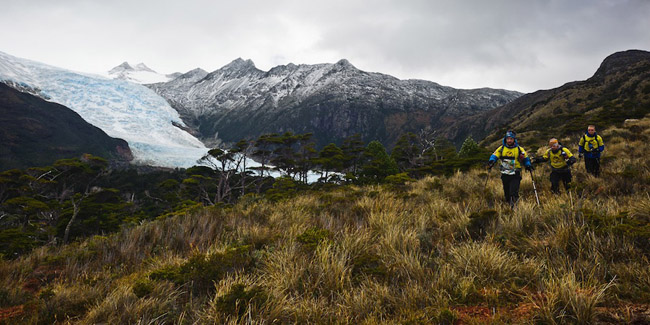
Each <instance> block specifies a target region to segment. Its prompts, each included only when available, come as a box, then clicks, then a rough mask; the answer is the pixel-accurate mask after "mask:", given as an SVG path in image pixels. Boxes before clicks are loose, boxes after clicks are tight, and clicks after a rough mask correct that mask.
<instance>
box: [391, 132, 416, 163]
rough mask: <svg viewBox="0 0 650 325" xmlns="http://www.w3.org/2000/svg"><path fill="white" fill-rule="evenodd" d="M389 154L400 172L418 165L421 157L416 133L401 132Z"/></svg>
mask: <svg viewBox="0 0 650 325" xmlns="http://www.w3.org/2000/svg"><path fill="white" fill-rule="evenodd" d="M390 156H391V158H393V160H395V163H397V166H398V167H399V170H400V172H406V171H409V170H412V169H415V168H418V167H420V166H421V165H422V160H423V159H422V149H421V148H420V145H419V141H418V137H417V135H415V134H414V133H411V132H408V133H406V134H402V135H401V136H400V137H399V139H398V140H397V142H396V143H395V146H394V147H393V151H392V152H391V154H390Z"/></svg>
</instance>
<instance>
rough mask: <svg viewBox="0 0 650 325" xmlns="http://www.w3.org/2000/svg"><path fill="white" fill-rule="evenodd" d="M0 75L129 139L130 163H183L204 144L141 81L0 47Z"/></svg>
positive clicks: (192, 160)
mask: <svg viewBox="0 0 650 325" xmlns="http://www.w3.org/2000/svg"><path fill="white" fill-rule="evenodd" d="M0 81H4V82H5V83H7V84H10V85H12V86H14V88H19V89H21V90H23V91H28V92H31V93H32V94H35V95H37V96H39V97H41V98H44V99H47V100H49V101H52V102H56V103H59V104H62V105H64V106H67V107H69V108H71V109H72V110H74V111H75V112H77V113H78V114H79V115H80V116H81V117H82V118H83V119H84V120H86V121H87V122H89V123H91V124H93V125H95V126H97V127H99V128H100V129H102V130H103V131H104V132H106V133H107V134H108V135H109V136H111V137H115V138H121V139H124V140H126V141H127V142H128V143H129V146H130V148H131V150H132V152H133V156H134V163H138V164H149V165H154V166H164V167H189V166H192V165H194V164H195V162H196V159H198V158H200V157H201V156H202V155H203V154H204V153H205V152H206V151H207V149H206V148H205V146H204V145H203V143H201V142H200V141H199V140H198V139H197V138H195V137H194V136H192V135H190V134H189V133H187V132H186V131H183V130H181V129H180V128H178V127H176V126H174V125H173V124H177V125H180V126H185V124H184V123H183V121H182V120H181V119H180V117H179V115H178V112H176V111H175V110H174V109H173V108H171V107H170V106H169V104H168V103H167V102H166V101H165V99H163V98H161V97H160V96H158V95H157V94H156V93H155V92H153V91H151V90H150V89H148V88H147V87H144V86H142V85H138V84H135V83H132V82H127V81H124V80H111V79H106V78H103V77H100V76H95V75H87V74H81V73H77V72H73V71H69V70H65V69H61V68H56V67H52V66H49V65H46V64H43V63H39V62H34V61H30V60H26V59H21V58H17V57H14V56H11V55H8V54H6V53H3V52H0Z"/></svg>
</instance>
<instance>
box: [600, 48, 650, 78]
mask: <svg viewBox="0 0 650 325" xmlns="http://www.w3.org/2000/svg"><path fill="white" fill-rule="evenodd" d="M640 61H648V62H650V52H647V51H642V50H627V51H622V52H616V53H614V54H612V55H610V56H608V57H606V58H605V60H603V63H601V64H600V67H599V68H598V70H596V73H595V74H594V76H593V78H597V79H600V78H604V77H605V76H606V75H609V74H613V73H616V72H618V71H621V70H625V69H627V68H629V67H630V66H631V65H633V64H635V63H638V62H640Z"/></svg>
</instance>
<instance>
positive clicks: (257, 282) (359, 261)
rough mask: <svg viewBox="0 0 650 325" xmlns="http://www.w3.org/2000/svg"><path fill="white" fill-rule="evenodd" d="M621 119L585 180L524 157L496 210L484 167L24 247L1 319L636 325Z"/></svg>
mask: <svg viewBox="0 0 650 325" xmlns="http://www.w3.org/2000/svg"><path fill="white" fill-rule="evenodd" d="M628 124H629V125H627V124H626V126H624V127H622V128H616V129H610V130H605V131H604V132H603V133H602V134H603V136H604V138H605V140H606V145H607V151H606V152H605V155H604V158H603V167H602V170H603V172H602V177H601V178H594V177H592V176H590V175H587V174H586V172H585V170H584V166H583V165H577V166H576V167H575V168H574V170H573V173H574V182H573V185H574V186H573V188H572V190H571V191H570V192H569V193H566V192H565V191H563V192H562V193H561V194H559V195H553V194H551V192H550V182H549V181H548V175H549V172H550V171H549V169H548V167H546V166H539V168H538V169H537V170H536V172H535V182H536V185H537V188H538V191H539V195H540V200H541V206H538V205H537V203H536V201H535V197H534V192H533V187H532V181H531V177H530V174H528V173H525V174H524V178H523V181H522V184H521V190H520V196H521V199H520V202H519V203H518V204H517V206H516V208H515V209H511V208H510V206H509V205H508V204H506V203H505V202H503V199H502V196H503V192H502V188H501V182H500V179H499V177H498V175H497V174H496V172H494V171H492V174H487V173H486V171H485V170H470V171H468V172H465V173H456V174H453V175H451V176H449V177H438V176H436V177H426V178H424V179H421V180H418V181H415V182H410V183H406V184H404V185H403V186H401V187H399V190H396V189H395V188H394V187H385V186H379V185H374V186H365V187H358V186H343V187H337V188H336V187H335V188H333V189H328V190H321V191H311V192H305V193H303V194H300V195H297V196H295V197H292V198H291V199H288V200H284V201H277V202H276V201H273V202H271V201H267V200H266V199H265V198H264V197H262V196H256V195H248V196H246V197H245V198H243V199H242V200H241V201H240V202H238V203H236V204H234V205H233V206H228V207H219V208H205V209H203V210H201V211H198V212H193V213H187V214H183V215H177V216H168V217H165V218H160V219H159V220H155V221H150V222H144V223H142V224H140V225H136V226H132V227H130V228H124V229H122V230H121V231H120V232H118V233H115V234H112V235H109V236H95V237H92V238H89V239H87V240H84V241H82V242H77V243H72V244H70V245H65V246H58V247H42V248H38V249H36V250H34V251H33V252H32V253H31V254H28V255H26V256H24V257H21V258H19V259H16V260H12V261H7V260H2V261H0V284H1V286H0V317H7V318H6V319H0V322H15V323H20V322H23V323H51V322H54V321H57V322H76V323H82V324H84V323H87V324H91V323H111V324H113V323H114V324H117V323H147V324H149V323H151V324H158V323H160V324H162V323H188V324H190V323H199V324H203V323H220V324H221V323H224V324H235V323H253V324H258V323H259V324H267V323H355V324H364V323H365V324H374V323H380V322H386V323H447V324H451V323H454V322H455V321H458V320H461V321H463V322H464V323H470V324H471V323H489V322H495V323H535V322H537V323H550V324H555V323H582V324H588V323H594V322H597V321H599V320H600V319H601V318H602V317H607V315H605V314H606V313H614V314H616V315H628V316H629V317H628V318H629V319H635V320H640V321H641V322H643V321H646V322H647V321H650V320H649V319H648V318H647V315H644V314H642V313H637V314H634V313H635V311H638V310H641V309H639V308H632V307H630V306H639V305H641V306H647V305H648V302H649V301H650V261H649V257H650V194H648V188H649V185H650V170H649V168H648V163H647V157H646V156H647V155H646V153H647V152H649V151H650V144H649V142H648V139H650V131H649V130H648V128H649V127H650V119H644V120H641V121H639V122H634V123H628ZM565 143H567V144H569V147H570V148H571V141H569V139H567V140H566V141H565ZM571 149H572V150H573V151H574V152H575V151H576V150H575V149H576V148H571ZM539 151H540V152H541V151H542V150H541V149H540V150H539ZM608 155H611V158H607V159H606V157H607V156H608ZM603 307H607V309H605V308H603ZM3 310H6V311H7V312H6V313H4V314H3V313H2V311H3ZM626 313H627V314H626ZM3 315H8V316H3ZM612 317H613V316H612ZM617 317H618V316H617ZM605 319H607V318H605ZM610 319H611V318H610ZM617 319H618V318H617Z"/></svg>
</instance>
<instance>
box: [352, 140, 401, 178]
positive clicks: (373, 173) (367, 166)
mask: <svg viewBox="0 0 650 325" xmlns="http://www.w3.org/2000/svg"><path fill="white" fill-rule="evenodd" d="M364 158H365V159H366V161H365V163H364V164H363V166H362V169H361V176H362V181H364V182H370V183H372V182H381V181H383V180H384V178H386V176H389V175H394V174H397V173H398V172H399V168H398V167H397V164H396V163H395V160H393V159H392V158H391V157H390V156H389V155H388V153H386V148H385V147H384V145H383V144H381V142H379V141H371V142H370V143H368V146H367V147H366V150H365V152H364Z"/></svg>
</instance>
